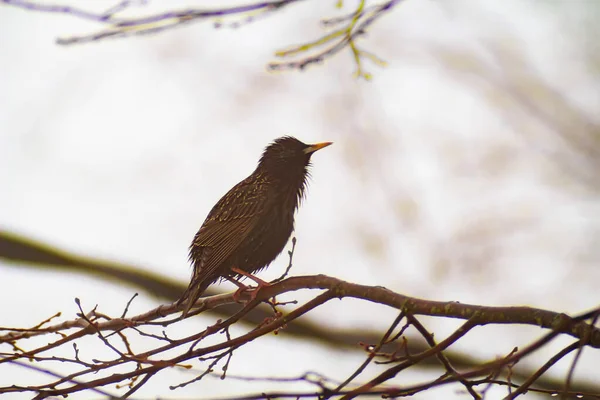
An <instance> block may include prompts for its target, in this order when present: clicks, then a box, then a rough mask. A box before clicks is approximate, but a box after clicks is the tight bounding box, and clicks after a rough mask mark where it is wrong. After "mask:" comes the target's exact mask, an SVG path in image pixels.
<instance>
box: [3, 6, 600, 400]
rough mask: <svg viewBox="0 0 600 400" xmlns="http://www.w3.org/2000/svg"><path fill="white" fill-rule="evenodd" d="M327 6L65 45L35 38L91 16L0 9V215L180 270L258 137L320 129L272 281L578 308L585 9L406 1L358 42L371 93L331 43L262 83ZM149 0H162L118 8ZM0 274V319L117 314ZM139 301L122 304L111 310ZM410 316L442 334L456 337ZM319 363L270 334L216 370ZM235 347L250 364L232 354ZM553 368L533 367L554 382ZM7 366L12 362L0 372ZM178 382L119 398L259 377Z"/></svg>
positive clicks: (19, 228)
mask: <svg viewBox="0 0 600 400" xmlns="http://www.w3.org/2000/svg"><path fill="white" fill-rule="evenodd" d="M100 3H102V4H106V5H110V4H111V2H110V1H104V0H102V1H99V0H98V1H97V2H96V3H95V4H100ZM180 3H181V2H178V3H177V4H180ZM334 3H335V2H333V1H329V2H318V1H309V2H304V3H301V4H299V5H295V6H292V7H291V8H289V9H287V10H285V11H284V12H282V13H277V14H274V15H272V16H271V17H269V18H267V19H264V20H261V21H258V22H256V23H253V24H250V25H247V26H244V27H243V28H240V29H220V30H215V29H213V28H212V25H211V24H210V23H207V24H197V25H190V26H186V27H183V28H180V29H176V30H172V31H169V32H165V33H161V34H159V35H154V36H143V37H135V38H128V39H119V40H106V41H103V42H101V43H93V44H86V45H74V46H68V47H64V46H62V47H61V46H58V45H56V44H55V39H56V38H57V37H63V36H70V35H73V34H81V33H88V32H91V31H93V30H94V29H96V28H97V27H98V26H97V25H94V24H90V23H83V22H81V21H77V20H75V19H74V18H73V17H68V16H60V15H49V14H42V13H33V12H26V11H23V10H20V9H17V8H14V7H8V6H6V5H4V6H0V93H2V95H0V187H1V188H2V189H1V190H2V193H1V194H0V226H1V227H2V228H3V229H7V230H11V231H14V232H17V233H20V234H23V235H26V236H30V237H32V238H35V239H39V240H42V241H45V242H48V243H50V244H52V245H55V246H57V247H58V248H62V249H65V250H69V251H72V252H75V253H78V254H84V255H88V256H96V257H101V258H106V259H111V260H115V261H123V262H128V263H132V264H135V265H138V266H140V267H143V268H147V269H148V270H151V271H154V272H157V273H161V274H164V275H168V276H170V277H173V278H176V279H180V280H181V281H182V282H187V280H188V278H189V275H190V272H191V270H190V267H189V264H188V262H187V247H188V245H189V243H190V242H191V240H192V238H193V235H194V233H195V232H196V231H197V229H198V227H199V226H200V225H201V223H202V221H203V220H204V218H205V216H206V214H207V213H208V211H209V210H210V208H211V207H212V205H213V204H214V203H215V202H216V201H217V200H218V199H219V198H220V197H221V196H222V195H223V194H224V193H225V192H226V191H227V190H228V189H229V188H230V187H231V186H233V185H234V184H235V183H237V182H238V181H239V180H241V179H243V178H244V177H245V176H247V175H248V174H249V173H251V172H252V170H253V169H254V168H255V165H256V162H257V161H258V158H259V156H260V154H261V151H262V149H263V148H264V146H265V145H267V144H268V143H269V142H270V141H272V140H273V139H275V138H277V137H279V136H282V135H284V134H290V135H293V136H296V137H298V138H299V139H301V140H302V141H305V142H317V141H333V142H335V144H334V145H333V146H331V147H328V148H327V149H325V150H323V151H321V152H319V153H317V154H316V155H315V156H314V157H313V169H312V180H311V183H310V187H309V191H308V197H307V200H306V201H305V203H304V204H303V206H302V208H301V209H300V211H299V213H298V215H297V218H296V221H297V229H296V233H295V236H296V237H297V238H298V245H297V250H296V255H295V264H294V269H293V274H296V275H303V274H315V273H324V274H327V275H332V276H335V277H338V278H341V279H346V280H349V281H354V282H358V283H363V284H369V285H382V286H386V287H388V288H390V289H392V290H395V291H398V292H401V293H403V294H407V295H412V296H418V297H423V298H428V299H433V300H456V301H460V302H471V303H477V304H482V305H530V306H534V307H541V308H546V309H551V310H553V311H559V312H568V313H579V312H582V311H585V310H588V309H590V308H592V307H596V306H598V303H599V300H600V296H599V295H598V293H600V290H599V287H598V282H600V269H599V268H598V263H599V261H600V239H599V238H600V201H599V196H600V191H599V188H600V172H599V171H600V167H599V166H600V164H599V163H598V161H597V159H595V157H594V155H597V154H599V152H600V141H599V140H598V136H597V135H598V132H599V130H598V126H600V115H599V114H598V110H599V109H600V82H599V79H598V76H599V74H598V68H599V67H600V66H599V64H598V62H599V61H598V60H600V58H599V57H600V49H599V47H598V44H597V43H598V40H597V38H598V37H599V36H598V35H599V34H600V30H599V28H598V26H597V18H598V16H600V7H599V6H598V3H597V2H595V1H591V0H590V1H583V0H581V1H572V2H558V1H503V2H498V1H492V0H489V1H479V2H472V1H444V2H440V1H428V0H410V1H406V2H404V3H402V4H400V5H399V6H398V7H396V9H395V10H394V11H393V12H392V13H391V14H390V15H388V16H386V17H384V18H383V19H382V20H381V21H379V23H377V24H376V25H374V26H373V27H372V29H371V31H370V33H369V35H368V36H367V37H366V38H365V39H362V40H361V42H360V44H361V46H362V47H363V48H364V49H367V50H369V51H371V52H373V53H375V54H377V55H378V56H379V57H381V58H383V59H384V60H386V61H387V63H388V66H387V67H385V68H380V67H378V66H375V65H373V64H371V63H369V62H368V61H367V62H366V63H365V68H366V69H367V70H368V71H369V72H371V73H372V74H373V75H374V78H373V80H372V81H371V82H365V81H363V80H359V81H357V80H355V79H353V76H352V73H353V71H354V69H355V65H354V64H353V61H352V57H351V55H350V53H349V51H344V52H343V53H341V54H339V55H338V56H336V57H335V58H334V59H332V60H329V61H328V62H326V63H325V64H322V65H319V66H315V67H312V68H309V69H308V70H307V71H304V72H287V73H276V74H275V73H268V72H267V71H266V68H265V65H266V64H267V63H268V62H270V61H272V60H273V53H274V51H275V50H278V49H281V48H285V47H287V46H289V45H291V44H297V43H300V42H302V41H308V40H311V39H315V38H317V37H318V36H319V35H320V34H321V30H320V28H319V25H318V21H319V19H320V18H324V17H332V16H336V15H338V13H339V11H337V10H336V9H335V8H334ZM152 4H154V5H156V4H158V5H160V4H162V3H161V2H156V3H151V5H150V6H147V7H141V8H136V9H134V10H132V12H133V13H142V12H146V11H148V10H152V8H148V7H151V6H152ZM348 6H350V4H348V5H347V7H348ZM348 10H349V9H348ZM594 21H595V22H594ZM594 132H595V135H596V137H595V139H594V136H593V134H594ZM594 146H595V147H594ZM286 263H287V259H286V257H285V256H282V257H280V258H279V259H278V260H277V261H276V262H275V263H274V264H272V266H271V268H270V269H269V270H267V271H265V272H263V273H261V275H260V276H261V277H263V278H265V279H266V278H272V277H276V276H278V275H280V274H281V273H282V271H283V269H284V267H285V265H286ZM0 274H1V276H2V281H3V282H9V283H10V285H8V284H3V285H2V288H3V290H2V292H1V293H0V302H1V304H4V306H3V310H2V315H3V318H2V325H5V326H19V327H25V326H31V325H35V323H37V322H39V321H41V320H43V319H45V318H47V317H49V316H50V315H52V314H54V313H55V312H57V311H59V310H60V311H63V312H64V313H65V315H67V316H71V317H72V316H73V315H74V314H75V313H76V312H77V309H76V307H75V304H74V303H73V298H74V297H79V298H81V299H82V300H83V301H84V304H87V305H88V306H90V307H91V306H93V305H94V304H98V305H99V307H100V309H101V310H102V311H103V312H105V313H107V314H120V312H121V310H122V309H123V307H124V304H125V303H126V302H127V300H128V299H129V298H130V297H131V295H132V289H130V288H122V287H119V286H118V285H115V284H111V283H106V282H102V281H98V280H96V279H94V278H92V277H81V276H75V275H69V274H64V273H52V272H47V271H44V272H41V271H35V270H32V269H28V268H23V267H20V266H16V265H9V264H7V263H5V262H3V261H0ZM23 288H27V289H26V290H23ZM303 296H304V295H300V298H302V299H306V298H308V297H306V296H304V297H303ZM15 303H17V304H18V305H19V306H18V307H14V306H13V305H14V304H15ZM157 304H158V303H157V301H156V300H155V299H153V298H151V297H149V296H147V295H144V294H141V296H140V298H139V299H138V300H136V302H135V303H134V305H133V310H132V311H133V312H142V311H144V310H146V309H149V308H151V307H154V306H156V305H157ZM310 318H312V319H313V320H320V321H322V322H323V323H327V324H332V325H334V326H339V327H355V328H356V329H361V328H365V327H369V328H371V327H381V329H382V332H383V330H384V329H385V327H387V326H388V325H389V324H390V323H391V322H392V320H393V318H394V312H393V311H391V310H386V309H383V308H381V307H374V306H373V305H367V304H360V303H358V302H351V301H344V302H341V303H337V304H331V305H327V306H326V307H324V308H322V309H318V310H316V311H315V312H314V313H313V315H312V316H310ZM426 321H427V324H428V327H429V328H430V329H431V330H437V329H439V331H436V332H440V337H441V333H443V332H448V331H449V329H451V327H453V326H454V322H452V323H450V322H447V321H434V320H428V319H427V320H426ZM194 323H195V324H197V325H196V326H197V329H200V328H202V327H205V326H206V325H207V324H210V323H211V321H210V320H209V319H208V318H206V317H199V318H197V321H194ZM188 327H189V328H190V329H194V327H193V326H192V325H188ZM540 333H541V331H539V330H537V329H532V328H519V329H515V328H509V327H486V328H485V329H484V328H480V329H478V330H477V331H476V332H474V333H473V334H472V335H470V336H469V337H468V338H469V340H467V341H466V342H465V343H459V348H460V349H469V351H470V352H471V353H474V352H475V351H476V350H477V351H480V354H477V355H478V356H481V357H482V358H493V357H495V356H496V355H501V354H506V353H508V352H509V351H510V349H512V347H513V346H515V345H516V344H519V343H524V342H526V341H527V340H532V339H533V338H535V337H537V336H538V335H539V334H540ZM436 337H438V336H437V335H436ZM490 337H494V341H493V342H494V343H495V346H491V345H490ZM560 343H561V344H564V343H566V342H564V341H563V342H560ZM88 346H89V349H93V348H94V347H93V346H102V344H99V343H96V342H95V341H90V342H89V344H88ZM461 346H462V347H461ZM559 347H560V346H558V345H557V346H556V347H552V348H553V349H558V348H559ZM274 349H276V351H274ZM90 352H91V351H90ZM331 352H332V351H331V350H328V349H324V348H322V347H320V346H319V345H317V344H310V343H306V342H302V341H294V340H289V339H285V338H282V337H281V336H277V337H273V336H270V337H267V338H264V339H261V340H259V341H257V342H255V343H253V344H252V345H251V346H249V347H248V348H247V349H244V350H242V351H240V352H239V354H236V357H235V359H234V362H233V364H232V365H231V369H230V372H231V373H232V374H238V375H253V376H272V375H278V376H295V375H299V374H301V373H303V372H305V371H306V370H309V369H310V370H315V369H316V370H318V371H319V372H321V373H323V374H326V375H328V376H330V377H332V378H336V379H344V378H345V377H346V376H347V375H348V374H350V373H351V372H352V371H353V370H354V369H355V368H356V367H357V366H358V365H359V363H360V362H361V360H362V358H360V357H358V356H356V354H337V353H336V354H335V357H332V356H331ZM255 354H261V356H263V357H264V358H265V362H263V363H256V362H252V360H251V359H252V357H253V355H255ZM549 354H551V353H546V354H545V356H546V358H548V357H549ZM594 358H595V360H596V362H597V360H598V353H597V352H595V354H594V352H592V351H590V352H587V353H586V352H584V356H583V359H582V364H581V366H582V367H581V368H578V370H577V376H578V377H579V378H580V379H587V380H590V381H592V380H594V379H600V376H599V375H598V374H597V372H596V375H595V376H594V372H593V369H594V368H586V367H585V366H588V367H589V366H591V365H592V364H593V363H594V361H593V360H594ZM540 360H541V359H538V360H537V361H538V362H539V361H540ZM274 365H276V366H277V367H276V368H275V369H274V368H273V366H274ZM568 365H569V364H568V363H564V364H559V365H558V366H557V367H556V368H555V369H554V370H553V371H552V372H553V373H555V374H557V375H556V376H564V373H565V371H566V369H567V368H568ZM317 367H318V368H317ZM17 374H21V375H17ZM22 374H23V371H21V370H17V369H11V370H10V373H7V374H5V375H3V376H1V377H0V385H3V386H4V385H6V384H10V383H11V382H12V381H13V380H14V379H16V377H17V376H19V377H21V376H23V375H22ZM411 378H412V375H407V379H409V381H410V379H411ZM417 378H418V376H417ZM181 380H182V379H181V375H178V373H176V372H174V371H167V372H165V373H163V374H159V375H158V376H156V377H155V378H153V379H152V380H151V381H150V383H149V384H148V385H147V386H146V387H145V388H144V389H143V390H142V392H140V396H144V395H145V396H150V395H152V396H163V397H168V396H173V397H177V398H181V397H183V396H198V391H199V390H201V391H202V392H204V393H210V394H211V395H232V394H236V393H244V392H247V391H254V390H259V388H261V387H262V386H261V385H257V386H251V385H250V384H248V383H246V382H244V383H237V382H235V381H231V382H229V383H227V381H225V382H222V381H220V380H217V379H213V380H207V381H203V382H202V383H200V384H197V385H192V386H191V387H189V388H186V389H182V390H179V391H177V392H175V393H174V392H171V391H169V389H168V386H169V385H173V384H176V383H178V382H180V381H181ZM249 387H250V388H251V389H248V388H249ZM440 393H441V392H439V391H437V392H432V393H431V394H429V395H423V396H422V397H420V398H436V396H439V395H440ZM428 396H429V397H428ZM444 396H447V397H445V398H452V396H456V398H459V397H460V396H459V395H457V394H456V393H455V392H454V391H452V390H451V391H448V392H447V393H446V394H445V395H444ZM207 397H208V396H207ZM531 398H534V397H533V396H531Z"/></svg>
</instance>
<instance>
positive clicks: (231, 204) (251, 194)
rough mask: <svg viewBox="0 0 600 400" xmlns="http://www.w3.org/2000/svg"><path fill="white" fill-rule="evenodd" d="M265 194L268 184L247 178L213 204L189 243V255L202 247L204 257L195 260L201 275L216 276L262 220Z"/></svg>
mask: <svg viewBox="0 0 600 400" xmlns="http://www.w3.org/2000/svg"><path fill="white" fill-rule="evenodd" d="M265 196H266V185H264V184H261V183H260V182H256V181H249V180H248V179H246V180H244V181H242V182H240V183H238V184H237V185H236V186H234V187H233V188H232V189H231V190H230V191H229V192H228V193H227V194H226V195H225V196H223V197H222V198H221V200H219V202H218V203H217V204H216V205H215V206H214V207H213V209H212V210H211V212H210V213H209V214H208V217H207V218H206V221H204V224H203V225H202V227H201V228H200V230H199V231H198V233H197V234H196V236H195V237H194V241H193V242H192V245H191V246H190V254H192V253H193V252H194V247H201V248H202V252H201V256H200V258H201V259H200V260H194V261H195V264H194V266H195V275H196V276H197V277H198V278H200V276H201V277H202V278H204V279H211V280H212V279H214V276H215V275H214V273H215V271H216V270H217V269H218V268H219V266H220V265H221V264H222V263H223V262H224V261H225V260H226V259H227V258H228V257H229V256H231V254H233V252H234V251H235V250H236V249H237V247H238V246H239V245H240V243H242V242H243V241H244V239H246V237H247V236H248V234H249V233H250V232H251V231H252V228H254V227H255V226H256V225H257V223H258V222H259V219H260V215H261V214H262V212H263V208H264V203H265Z"/></svg>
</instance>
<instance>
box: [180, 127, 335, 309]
mask: <svg viewBox="0 0 600 400" xmlns="http://www.w3.org/2000/svg"><path fill="white" fill-rule="evenodd" d="M330 144H331V142H323V143H317V144H304V143H302V142H301V141H299V140H298V139H296V138H293V137H291V136H285V137H281V138H279V139H276V140H275V141H274V142H273V143H271V144H270V145H269V146H267V147H266V148H265V150H264V152H263V154H262V156H261V158H260V160H259V162H258V166H257V167H256V169H255V170H254V172H253V173H252V174H251V175H250V176H248V177H247V178H246V179H244V180H243V181H241V182H240V183H238V184H237V185H235V186H234V187H233V188H232V189H230V190H229V192H227V193H226V194H225V196H223V197H222V198H221V199H220V200H219V201H218V202H217V204H216V205H215V206H214V207H213V208H212V210H211V211H210V213H209V214H208V216H207V217H206V220H205V221H204V223H203V224H202V226H201V227H200V230H199V231H198V233H196V235H195V236H194V241H193V242H192V244H191V245H190V256H189V257H190V261H191V262H192V264H193V268H194V271H193V274H192V279H191V282H190V285H189V286H188V288H187V290H186V291H185V293H184V294H183V295H182V297H181V299H180V300H179V301H178V304H180V303H183V302H184V301H187V304H186V306H185V309H184V311H183V316H184V317H185V316H186V315H187V314H188V312H189V310H190V309H191V308H192V306H193V305H194V303H195V302H196V300H197V299H198V298H199V297H200V296H201V295H202V293H203V292H204V291H205V290H206V288H207V287H208V286H210V285H211V284H212V283H214V282H216V281H218V280H219V279H222V278H225V279H229V280H232V281H234V282H235V281H236V280H237V279H238V278H240V277H242V276H249V277H252V275H253V274H254V273H256V272H258V271H260V270H261V269H263V268H265V267H267V266H268V265H269V264H270V263H271V262H272V261H273V260H274V259H275V258H276V257H277V256H278V255H279V253H281V251H282V250H283V248H284V247H285V245H286V243H287V241H288V240H289V238H290V236H291V234H292V231H293V230H294V212H295V211H296V209H297V208H298V206H299V204H300V201H301V200H302V198H303V197H304V193H305V189H306V183H307V182H306V180H307V177H308V175H309V172H308V167H309V166H310V157H311V156H312V154H313V153H314V152H315V151H317V150H320V149H322V148H324V147H326V146H329V145H330ZM256 279H257V280H258V278H256Z"/></svg>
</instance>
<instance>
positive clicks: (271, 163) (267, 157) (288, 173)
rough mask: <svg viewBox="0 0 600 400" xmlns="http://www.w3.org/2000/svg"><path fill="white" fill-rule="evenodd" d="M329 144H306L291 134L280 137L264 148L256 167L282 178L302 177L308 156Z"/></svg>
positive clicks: (308, 160) (308, 161)
mask: <svg viewBox="0 0 600 400" xmlns="http://www.w3.org/2000/svg"><path fill="white" fill-rule="evenodd" d="M330 144H332V142H322V143H316V144H306V143H302V142H301V141H299V140H298V139H296V138H294V137H291V136H284V137H280V138H279V139H275V141H273V143H271V144H270V145H268V146H267V147H266V148H265V151H264V152H263V154H262V157H261V158H260V161H259V163H258V169H259V170H261V171H262V172H265V173H267V174H268V175H269V176H272V177H277V178H282V179H293V178H295V177H301V178H304V177H305V175H306V174H307V173H308V170H307V168H308V166H309V165H310V157H311V156H312V155H313V154H314V153H315V152H316V151H318V150H320V149H322V148H324V147H327V146H329V145H330Z"/></svg>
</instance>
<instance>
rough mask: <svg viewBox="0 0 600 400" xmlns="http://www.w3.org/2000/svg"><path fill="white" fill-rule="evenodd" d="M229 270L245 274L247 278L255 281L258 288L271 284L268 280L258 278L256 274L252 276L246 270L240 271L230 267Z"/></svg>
mask: <svg viewBox="0 0 600 400" xmlns="http://www.w3.org/2000/svg"><path fill="white" fill-rule="evenodd" d="M231 271H233V272H235V273H236V274H238V275H242V276H245V277H246V278H248V279H251V280H253V281H254V282H256V284H257V285H258V287H259V288H261V287H267V286H271V284H270V283H269V282H265V281H263V280H262V279H260V278H259V277H258V276H254V275H252V274H249V273H247V272H246V271H242V270H241V269H238V268H231Z"/></svg>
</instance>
